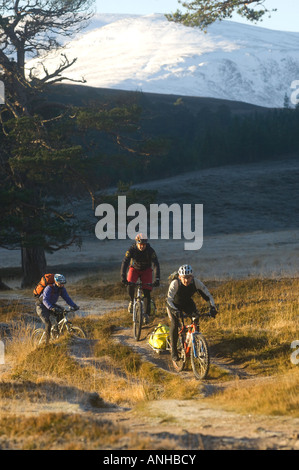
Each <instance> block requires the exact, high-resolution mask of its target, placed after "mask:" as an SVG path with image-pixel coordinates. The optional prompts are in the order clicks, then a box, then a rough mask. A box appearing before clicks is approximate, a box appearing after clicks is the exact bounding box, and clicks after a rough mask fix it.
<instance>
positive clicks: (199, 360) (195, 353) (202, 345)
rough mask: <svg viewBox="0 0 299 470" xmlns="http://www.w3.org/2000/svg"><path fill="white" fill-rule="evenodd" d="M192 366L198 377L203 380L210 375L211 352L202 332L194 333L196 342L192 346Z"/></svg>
mask: <svg viewBox="0 0 299 470" xmlns="http://www.w3.org/2000/svg"><path fill="white" fill-rule="evenodd" d="M191 366H192V369H193V373H194V375H195V377H196V378H197V379H199V380H203V379H205V378H206V376H207V375H208V372H209V367H210V353H209V347H208V343H207V341H206V339H205V337H204V336H203V335H202V334H201V333H195V334H194V343H193V344H192V346H191Z"/></svg>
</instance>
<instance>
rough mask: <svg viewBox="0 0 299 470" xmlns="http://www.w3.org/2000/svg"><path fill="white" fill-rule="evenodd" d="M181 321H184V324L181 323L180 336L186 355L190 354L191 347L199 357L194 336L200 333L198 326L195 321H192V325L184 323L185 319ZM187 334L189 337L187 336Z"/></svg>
mask: <svg viewBox="0 0 299 470" xmlns="http://www.w3.org/2000/svg"><path fill="white" fill-rule="evenodd" d="M181 321H182V325H181V329H180V330H179V336H181V337H182V340H183V346H184V349H185V352H186V357H189V356H190V352H191V347H192V348H193V352H194V355H195V357H197V355H196V348H195V341H194V336H195V335H197V334H199V330H198V326H197V325H196V324H195V323H194V322H192V323H191V324H190V325H184V321H183V320H181ZM188 333H189V335H188ZM187 336H189V337H188V338H187Z"/></svg>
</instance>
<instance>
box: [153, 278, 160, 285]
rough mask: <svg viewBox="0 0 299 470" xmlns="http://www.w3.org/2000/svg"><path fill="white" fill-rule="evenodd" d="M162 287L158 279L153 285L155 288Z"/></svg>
mask: <svg viewBox="0 0 299 470" xmlns="http://www.w3.org/2000/svg"><path fill="white" fill-rule="evenodd" d="M159 285H160V279H156V280H155V282H154V283H153V287H159Z"/></svg>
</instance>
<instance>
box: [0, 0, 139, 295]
mask: <svg viewBox="0 0 299 470" xmlns="http://www.w3.org/2000/svg"><path fill="white" fill-rule="evenodd" d="M92 3H93V0H58V1H57V0H0V80H2V82H3V83H4V86H5V103H4V105H1V106H0V218H1V226H0V246H2V247H4V248H8V249H15V248H20V249H21V259H22V270H23V281H22V286H23V287H26V286H31V285H32V284H34V283H36V281H37V280H38V279H40V277H41V276H42V275H43V274H44V273H45V271H46V256H45V252H53V251H54V250H58V249H61V248H65V247H67V246H69V245H70V244H72V243H75V242H76V243H78V244H80V238H79V237H78V235H77V233H78V228H79V223H80V222H79V221H78V220H76V218H75V217H74V216H73V214H72V213H71V212H70V211H69V210H66V208H65V207H66V203H67V202H68V197H69V196H70V198H72V197H73V196H74V195H76V196H77V197H80V195H82V191H83V190H84V191H88V193H89V194H90V195H91V196H92V197H93V183H94V181H95V178H96V177H97V176H98V173H97V172H96V171H95V170H94V168H95V165H94V161H95V159H97V158H98V157H97V156H94V155H92V156H90V155H88V154H87V152H86V149H85V148H83V147H82V145H80V144H77V143H75V139H74V135H75V134H76V135H77V134H78V133H80V132H86V129H91V128H94V129H100V130H101V131H102V132H105V133H111V135H113V137H114V140H116V141H117V142H118V144H119V145H123V146H124V147H125V146H126V145H125V143H124V141H122V140H121V138H120V135H119V133H120V129H126V130H128V129H129V128H130V126H133V127H134V125H131V122H132V121H134V119H135V117H136V116H137V118H138V112H139V111H138V109H136V108H134V107H133V108H132V109H130V110H128V108H127V107H125V106H124V107H122V108H117V109H110V110H107V109H105V110H99V109H97V110H95V109H90V110H88V112H87V111H83V110H81V109H78V108H74V107H71V106H67V105H64V104H63V103H61V102H53V100H49V98H48V96H49V94H50V92H51V90H52V89H53V87H57V86H58V83H59V82H61V81H63V80H64V79H65V74H66V75H67V70H68V69H69V68H70V67H71V66H72V65H73V63H74V62H75V60H76V59H72V60H69V59H68V57H67V56H66V55H65V54H62V55H61V62H60V64H59V65H58V66H57V68H56V70H54V71H51V72H49V71H48V70H47V68H46V67H45V66H44V65H43V67H42V71H43V73H42V74H41V75H37V74H36V70H35V69H29V70H28V69H27V72H26V73H25V71H26V64H27V62H28V59H30V58H33V57H36V56H40V55H41V54H43V53H45V52H49V51H53V50H56V49H57V48H58V47H60V46H61V44H60V43H59V40H58V38H63V37H69V36H71V35H72V34H74V33H76V32H78V31H80V30H81V29H82V28H83V27H84V26H85V25H86V23H87V22H88V20H89V19H90V18H91V16H92V14H93V11H92ZM82 80H84V79H82ZM82 80H78V81H79V82H80V81H82ZM129 130H130V129H129ZM97 167H98V168H100V166H99V165H97Z"/></svg>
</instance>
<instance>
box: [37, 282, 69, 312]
mask: <svg viewBox="0 0 299 470" xmlns="http://www.w3.org/2000/svg"><path fill="white" fill-rule="evenodd" d="M59 296H60V297H62V298H63V300H65V301H66V303H67V304H68V305H69V306H70V307H76V304H75V303H74V302H73V301H72V299H71V298H70V296H69V295H68V293H67V290H66V288H65V287H58V286H56V285H55V284H52V285H49V286H47V287H45V289H44V291H43V293H42V294H41V296H40V299H41V300H42V302H43V304H44V306H45V307H46V308H47V309H51V308H53V307H55V304H56V302H57V300H58V298H59Z"/></svg>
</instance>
